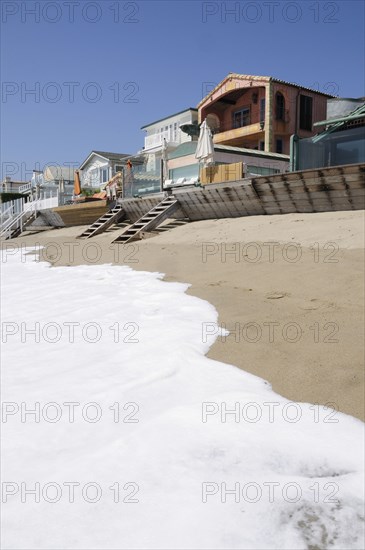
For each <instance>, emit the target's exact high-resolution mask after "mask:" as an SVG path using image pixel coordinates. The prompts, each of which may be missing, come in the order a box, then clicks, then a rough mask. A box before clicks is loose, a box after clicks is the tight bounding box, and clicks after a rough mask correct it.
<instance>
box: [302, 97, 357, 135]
mask: <svg viewBox="0 0 365 550" xmlns="http://www.w3.org/2000/svg"><path fill="white" fill-rule="evenodd" d="M362 119H365V103H364V104H363V105H360V106H359V107H356V109H354V110H353V111H351V112H350V113H347V114H346V115H344V116H343V117H340V118H337V119H332V120H331V119H329V120H322V121H321V122H318V123H317V124H316V126H321V125H322V124H323V125H325V124H326V125H327V127H326V128H325V129H324V130H323V131H322V132H321V133H319V134H317V135H316V136H314V137H313V138H312V141H313V143H316V142H317V141H320V140H321V139H323V138H325V137H326V136H328V135H329V134H332V133H333V132H338V131H339V130H341V129H346V128H347V127H348V125H349V124H350V125H351V123H356V122H360V124H362V123H361V120H362Z"/></svg>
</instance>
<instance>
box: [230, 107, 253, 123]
mask: <svg viewBox="0 0 365 550" xmlns="http://www.w3.org/2000/svg"><path fill="white" fill-rule="evenodd" d="M249 124H250V108H249V107H245V108H244V109H241V110H240V111H236V112H235V113H233V128H242V126H248V125H249Z"/></svg>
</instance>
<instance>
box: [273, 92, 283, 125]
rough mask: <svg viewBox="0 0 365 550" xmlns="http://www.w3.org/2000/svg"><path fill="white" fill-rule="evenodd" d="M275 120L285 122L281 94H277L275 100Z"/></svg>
mask: <svg viewBox="0 0 365 550" xmlns="http://www.w3.org/2000/svg"><path fill="white" fill-rule="evenodd" d="M275 111H276V120H285V99H284V96H283V94H282V93H280V92H277V94H276V98H275Z"/></svg>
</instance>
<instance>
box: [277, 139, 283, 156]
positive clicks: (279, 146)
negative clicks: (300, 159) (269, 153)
mask: <svg viewBox="0 0 365 550" xmlns="http://www.w3.org/2000/svg"><path fill="white" fill-rule="evenodd" d="M276 152H277V153H281V154H282V153H283V140H282V139H281V138H278V139H277V140H276Z"/></svg>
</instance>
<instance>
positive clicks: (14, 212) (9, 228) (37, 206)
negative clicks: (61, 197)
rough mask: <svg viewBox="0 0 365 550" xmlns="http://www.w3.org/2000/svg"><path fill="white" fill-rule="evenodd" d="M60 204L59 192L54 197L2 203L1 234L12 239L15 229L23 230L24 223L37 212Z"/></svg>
mask: <svg viewBox="0 0 365 550" xmlns="http://www.w3.org/2000/svg"><path fill="white" fill-rule="evenodd" d="M56 206H58V194H57V195H56V196H54V197H48V198H39V199H36V200H33V201H29V202H27V203H25V202H24V199H17V200H15V201H9V202H5V203H3V204H1V219H0V236H1V237H2V238H5V239H10V238H11V236H12V234H13V233H14V231H17V230H20V231H22V229H23V225H24V224H25V223H26V222H27V221H28V220H29V219H30V218H31V217H36V214H37V212H39V211H40V210H45V209H47V208H54V207H56Z"/></svg>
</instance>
